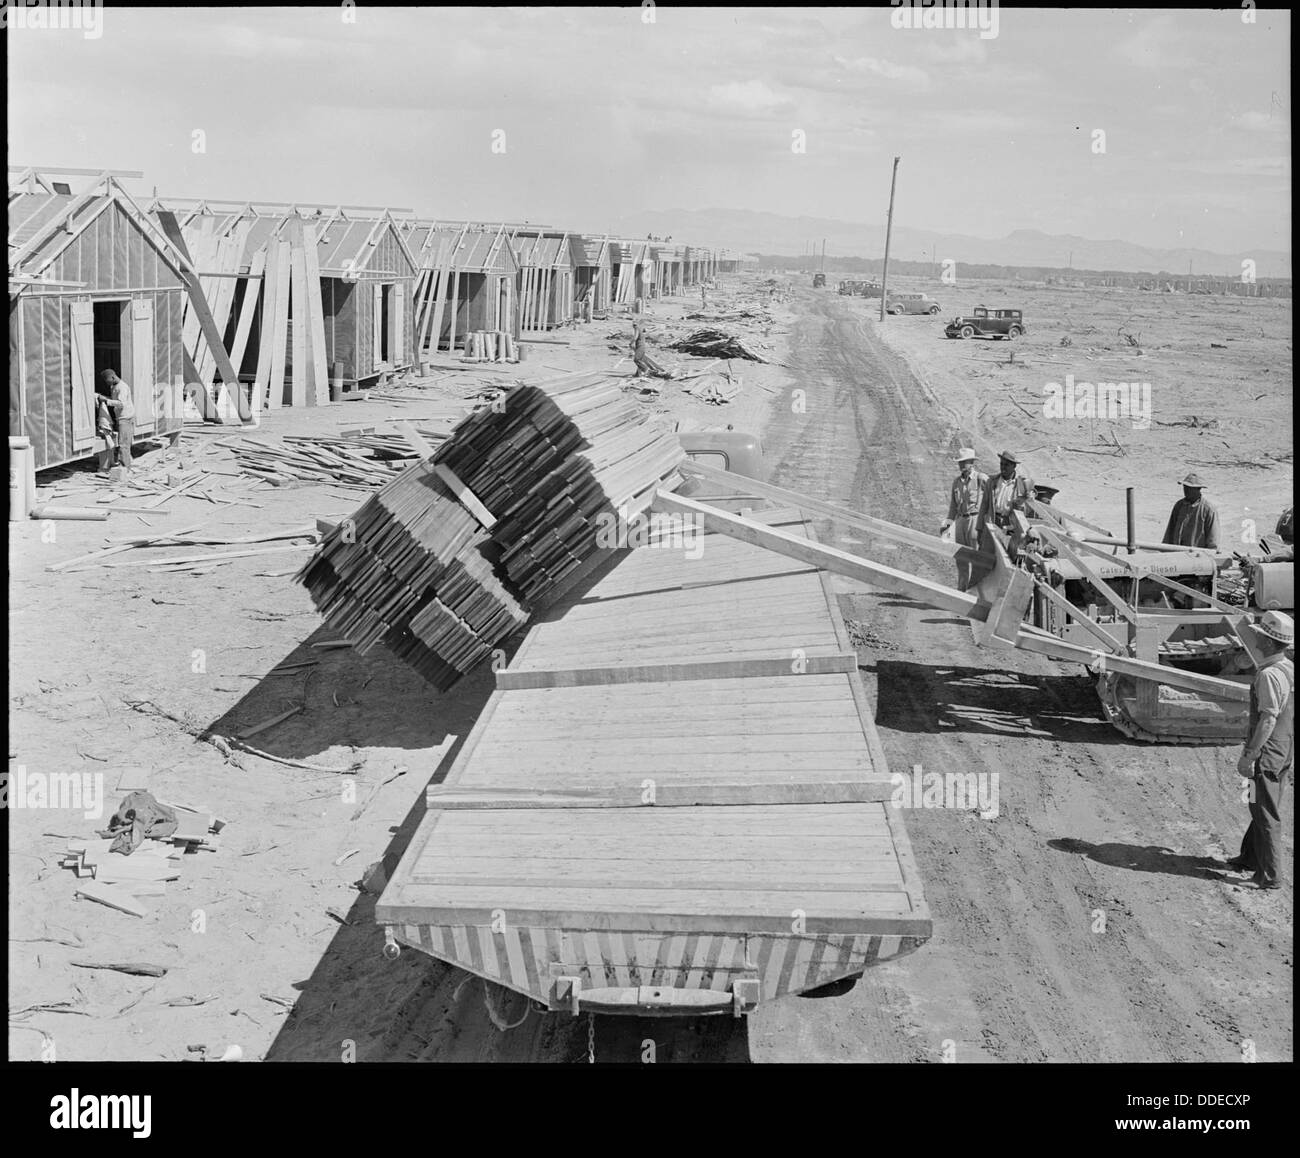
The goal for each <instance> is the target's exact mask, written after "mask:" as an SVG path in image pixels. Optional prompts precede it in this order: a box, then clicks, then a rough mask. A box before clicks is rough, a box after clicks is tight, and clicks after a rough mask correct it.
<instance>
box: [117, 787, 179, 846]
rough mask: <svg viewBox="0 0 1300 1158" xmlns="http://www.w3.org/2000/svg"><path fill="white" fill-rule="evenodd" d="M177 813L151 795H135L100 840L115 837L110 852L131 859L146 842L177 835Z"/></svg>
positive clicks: (133, 794) (126, 798) (119, 811)
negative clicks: (175, 833)
mask: <svg viewBox="0 0 1300 1158" xmlns="http://www.w3.org/2000/svg"><path fill="white" fill-rule="evenodd" d="M176 828H177V822H176V813H175V812H174V811H173V810H172V809H170V808H168V807H167V805H165V804H161V803H159V802H158V801H157V800H155V799H154V798H153V796H152V794H151V793H148V792H132V793H130V794H129V795H128V796H126V797H124V798H123V800H122V803H121V804H119V805H118V806H117V811H116V812H115V813H113V818H112V819H111V820H110V821H109V822H108V827H107V828H103V829H100V831H99V835H100V836H111V837H113V838H114V839H113V843H112V844H111V845H110V846H109V850H108V851H109V852H120V853H122V854H123V855H124V856H130V855H131V853H133V852H134V851H135V850H136V849H137V848H139V847H140V845H141V844H143V843H144V841H145V839H146V838H151V839H153V840H165V839H166V838H167V837H169V836H171V834H172V833H173V832H175V831H176Z"/></svg>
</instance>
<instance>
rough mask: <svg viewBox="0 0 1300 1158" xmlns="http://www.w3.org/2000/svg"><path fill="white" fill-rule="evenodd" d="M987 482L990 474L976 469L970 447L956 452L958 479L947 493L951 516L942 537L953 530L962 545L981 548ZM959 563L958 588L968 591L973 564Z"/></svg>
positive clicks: (944, 523)
mask: <svg viewBox="0 0 1300 1158" xmlns="http://www.w3.org/2000/svg"><path fill="white" fill-rule="evenodd" d="M987 481H988V475H986V474H985V473H984V472H983V471H982V470H976V468H975V451H974V450H972V449H971V448H970V447H969V446H963V447H962V448H961V449H960V450H959V451H957V477H956V478H955V479H953V480H952V487H951V488H950V489H949V492H948V517H947V518H946V519H945V520H944V521H943V526H941V527H940V528H939V534H940V535H943V534H945V533H946V532H947V530H948V528H949V527H952V528H953V535H954V538H955V540H956V542H957V544H958V545H959V546H962V547H971V548H974V549H976V550H978V549H979V545H980V528H979V513H980V503H981V502H982V501H983V498H984V484H985V483H986V482H987ZM956 563H957V587H958V589H959V590H961V591H965V590H966V589H967V588H968V587H969V586H970V584H971V565H970V563H969V561H967V560H966V559H963V558H960V557H959V558H958V559H957V560H956Z"/></svg>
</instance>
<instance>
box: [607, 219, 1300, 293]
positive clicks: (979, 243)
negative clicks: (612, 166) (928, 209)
mask: <svg viewBox="0 0 1300 1158" xmlns="http://www.w3.org/2000/svg"><path fill="white" fill-rule="evenodd" d="M611 229H612V231H613V232H615V233H618V234H621V235H622V236H625V237H644V236H645V235H646V234H653V235H654V236H656V237H672V238H673V239H674V240H675V241H681V242H685V243H687V244H690V242H691V241H696V242H698V243H700V244H712V245H721V246H725V247H726V248H728V249H735V250H740V251H742V252H747V253H749V252H753V253H771V254H800V253H803V252H804V249H805V246H806V245H807V244H808V242H809V241H810V240H812V239H814V238H815V239H816V244H817V246H818V252H819V253H820V246H821V239H822V238H823V237H824V238H826V253H827V256H828V257H829V256H844V257H866V258H876V257H881V256H882V255H883V253H884V247H885V230H884V226H883V224H881V225H875V226H872V225H863V224H861V223H856V222H851V221H834V220H829V219H827V218H821V217H783V216H781V215H780V214H777V213H759V212H756V211H754V210H748V209H667V210H650V211H646V212H642V213H632V214H628V215H626V216H624V217H622V218H619V219H617V220H616V221H614V222H613V223H611ZM932 253H933V254H934V255H935V258H936V260H938V261H940V262H942V261H943V260H945V259H951V260H953V261H956V262H957V263H958V264H959V265H960V264H961V263H967V264H971V265H1006V266H1034V267H1062V268H1064V267H1067V266H1071V267H1073V268H1074V269H1078V270H1084V269H1087V270H1116V271H1124V272H1128V273H1143V272H1148V273H1158V272H1160V271H1162V270H1163V271H1165V272H1168V273H1173V274H1180V275H1184V276H1185V275H1186V274H1187V272H1188V267H1189V264H1190V267H1191V271H1192V272H1193V273H1195V274H1214V275H1218V276H1229V277H1236V276H1240V274H1241V269H1242V266H1241V263H1242V261H1244V260H1245V259H1247V258H1250V259H1251V260H1253V261H1254V262H1255V274H1256V276H1257V277H1290V276H1291V255H1290V254H1289V253H1282V252H1279V251H1277V250H1260V251H1257V252H1254V253H1211V252H1210V251H1209V250H1205V249H1149V248H1147V247H1146V246H1142V245H1134V244H1132V243H1131V242H1128V241H1093V240H1092V239H1091V238H1087V237H1075V236H1072V235H1070V234H1059V235H1056V234H1050V233H1042V232H1040V231H1039V230H1036V229H1017V230H1015V231H1014V232H1012V233H1009V234H1007V236H1006V237H1003V238H999V239H996V240H991V239H989V238H985V237H968V236H966V235H964V234H961V233H938V232H935V231H933V230H928V229H908V228H905V227H902V226H896V227H895V228H894V236H893V240H892V242H891V244H890V255H891V257H897V258H898V259H899V260H902V261H920V260H922V259H924V260H929V259H930V255H931V254H932Z"/></svg>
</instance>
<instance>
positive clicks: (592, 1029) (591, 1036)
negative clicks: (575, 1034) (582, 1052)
mask: <svg viewBox="0 0 1300 1158" xmlns="http://www.w3.org/2000/svg"><path fill="white" fill-rule="evenodd" d="M587 1064H588V1065H592V1066H594V1065H595V1064H596V1015H595V1014H594V1013H588V1014H587Z"/></svg>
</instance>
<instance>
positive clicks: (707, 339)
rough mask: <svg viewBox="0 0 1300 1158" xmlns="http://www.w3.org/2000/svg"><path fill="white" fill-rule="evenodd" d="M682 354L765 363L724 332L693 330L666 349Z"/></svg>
mask: <svg viewBox="0 0 1300 1158" xmlns="http://www.w3.org/2000/svg"><path fill="white" fill-rule="evenodd" d="M668 348H669V349H670V350H677V351H679V352H680V353H683V354H694V355H695V356H696V357H699V358H747V359H748V360H749V361H751V362H766V361H767V359H766V358H764V357H762V356H761V355H759V354H756V353H754V351H753V350H751V349H750V348H749V347H748V346H746V345H745V343H744V342H742V341H741V340H740V339H739V338H737V337H736V336H735V335H734V334H728V333H727V332H726V331H725V330H708V329H705V330H695V331H694V332H693V333H690V334H687V335H686V337H684V338H681V339H679V340H678V341H676V342H674V343H673V344H672V345H671V346H669V347H668Z"/></svg>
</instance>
